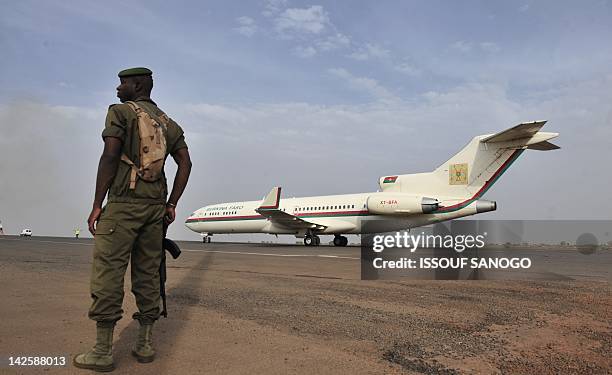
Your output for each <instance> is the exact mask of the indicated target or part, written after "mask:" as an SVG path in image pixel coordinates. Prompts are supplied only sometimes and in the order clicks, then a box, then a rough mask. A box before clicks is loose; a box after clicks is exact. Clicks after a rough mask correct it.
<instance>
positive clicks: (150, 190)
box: [73, 68, 191, 371]
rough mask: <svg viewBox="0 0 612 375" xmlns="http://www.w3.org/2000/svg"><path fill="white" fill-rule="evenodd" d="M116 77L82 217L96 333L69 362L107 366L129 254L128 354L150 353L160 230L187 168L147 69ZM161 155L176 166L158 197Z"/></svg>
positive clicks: (171, 215) (177, 132) (145, 357)
mask: <svg viewBox="0 0 612 375" xmlns="http://www.w3.org/2000/svg"><path fill="white" fill-rule="evenodd" d="M119 79H120V81H121V83H120V85H119V86H118V87H117V96H118V97H119V99H120V101H121V103H123V104H116V105H111V106H110V107H109V109H108V114H107V116H106V124H105V128H104V131H103V132H102V138H103V140H104V151H103V153H102V156H101V157H100V163H99V165H98V175H97V180H96V193H95V199H94V203H93V209H92V211H91V214H90V215H89V219H88V220H87V222H88V225H89V231H90V232H91V233H92V234H93V235H94V238H95V248H94V254H93V264H92V272H91V296H92V299H93V302H92V305H91V307H90V309H89V318H90V319H92V320H94V321H95V322H96V332H97V338H96V343H95V345H94V346H93V348H92V349H91V350H90V351H88V352H87V353H83V354H79V355H77V356H75V358H74V361H73V363H74V365H75V366H76V367H79V368H86V369H91V370H95V371H112V370H114V368H115V365H114V362H113V354H112V342H113V330H114V327H115V323H116V322H117V321H118V320H119V319H121V315H122V313H123V310H122V308H121V306H122V302H123V279H124V275H125V271H126V268H127V265H128V261H129V260H130V258H131V276H132V293H134V296H135V297H136V305H137V307H138V312H136V313H135V314H134V315H133V318H134V319H136V320H138V321H139V323H140V328H139V331H138V339H137V341H136V344H135V346H134V347H133V349H132V354H133V355H134V356H135V357H136V359H137V360H138V361H139V362H151V361H153V359H154V356H155V351H154V349H153V343H152V328H153V323H154V322H155V321H156V320H157V319H158V318H159V315H160V279H159V266H160V262H161V257H162V251H163V250H162V240H163V232H164V230H165V228H166V227H167V226H168V225H169V224H170V223H172V222H173V221H174V219H175V217H176V211H175V209H176V205H177V203H178V201H179V198H180V197H181V195H182V194H183V191H184V190H185V186H186V185H187V180H188V179H189V174H190V171H191V160H190V157H189V152H188V151H187V144H186V143H185V139H184V136H183V130H182V129H181V127H180V126H179V125H178V124H177V123H176V122H174V121H173V120H171V119H170V118H168V117H167V116H166V115H165V114H164V113H163V112H162V111H161V110H160V109H159V108H158V107H157V105H156V104H155V102H153V100H151V98H150V94H151V90H152V88H153V79H152V72H151V71H150V70H149V69H147V68H132V69H126V70H123V71H121V72H119ZM168 155H172V157H173V159H174V161H175V162H176V163H177V165H178V169H177V172H176V176H175V178H174V184H173V187H172V192H171V193H170V196H169V197H168V199H167V200H166V197H167V193H168V190H167V185H166V178H165V175H164V171H163V166H164V161H165V159H166V157H167V156H168ZM107 193H108V199H107V204H106V205H105V206H104V208H102V202H103V200H104V198H105V196H106V194H107Z"/></svg>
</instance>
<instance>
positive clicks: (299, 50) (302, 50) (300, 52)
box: [293, 46, 317, 59]
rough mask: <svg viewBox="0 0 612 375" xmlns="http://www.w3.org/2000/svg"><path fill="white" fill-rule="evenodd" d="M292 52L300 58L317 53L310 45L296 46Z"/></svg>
mask: <svg viewBox="0 0 612 375" xmlns="http://www.w3.org/2000/svg"><path fill="white" fill-rule="evenodd" d="M293 53H294V54H295V55H296V56H298V57H301V58H304V59H307V58H310V57H313V56H314V55H316V54H317V50H316V49H314V47H312V46H307V47H302V46H297V47H295V48H294V49H293Z"/></svg>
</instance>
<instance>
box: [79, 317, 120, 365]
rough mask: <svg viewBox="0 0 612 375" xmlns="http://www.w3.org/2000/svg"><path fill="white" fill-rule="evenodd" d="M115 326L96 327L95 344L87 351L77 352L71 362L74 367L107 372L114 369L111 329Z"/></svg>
mask: <svg viewBox="0 0 612 375" xmlns="http://www.w3.org/2000/svg"><path fill="white" fill-rule="evenodd" d="M114 329H115V326H114V325H113V326H110V327H96V333H97V335H96V344H95V345H94V347H93V348H91V350H90V351H88V352H87V353H82V354H77V355H76V356H75V357H74V359H73V361H72V363H73V364H74V366H75V367H78V368H84V369H88V370H94V371H99V372H109V371H113V370H114V369H115V363H114V362H113V330H114Z"/></svg>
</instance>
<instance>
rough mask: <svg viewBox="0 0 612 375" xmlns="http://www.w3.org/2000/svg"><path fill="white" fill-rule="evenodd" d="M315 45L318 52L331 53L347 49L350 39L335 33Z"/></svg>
mask: <svg viewBox="0 0 612 375" xmlns="http://www.w3.org/2000/svg"><path fill="white" fill-rule="evenodd" d="M315 43H316V45H317V47H318V48H319V49H320V50H322V51H331V50H334V49H339V48H346V47H348V46H349V45H350V44H351V39H350V38H349V37H348V36H346V35H344V34H341V33H336V34H334V35H330V36H328V37H327V38H325V39H321V40H317V41H316V42H315Z"/></svg>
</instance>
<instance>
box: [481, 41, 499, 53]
mask: <svg viewBox="0 0 612 375" xmlns="http://www.w3.org/2000/svg"><path fill="white" fill-rule="evenodd" d="M480 49H482V50H483V51H485V52H489V53H495V52H499V51H500V50H501V48H500V47H499V45H498V44H497V43H493V42H482V43H480Z"/></svg>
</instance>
